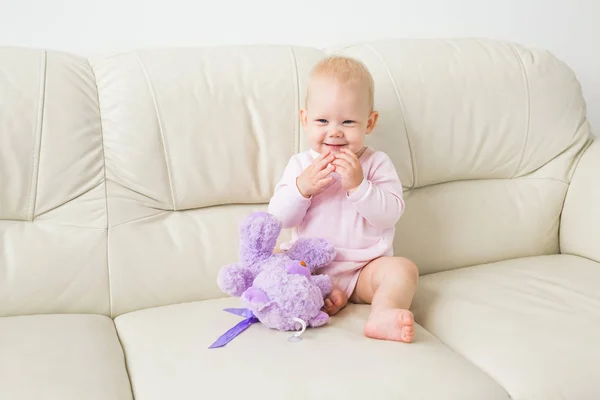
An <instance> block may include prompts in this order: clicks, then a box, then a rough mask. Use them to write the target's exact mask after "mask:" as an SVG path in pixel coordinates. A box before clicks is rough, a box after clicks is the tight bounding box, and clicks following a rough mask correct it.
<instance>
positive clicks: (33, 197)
mask: <svg viewBox="0 0 600 400" xmlns="http://www.w3.org/2000/svg"><path fill="white" fill-rule="evenodd" d="M42 68H43V70H42V74H43V75H42V82H40V93H39V95H38V96H39V98H38V108H39V109H38V121H37V123H36V127H35V128H36V129H35V132H34V143H33V151H32V154H31V158H32V162H33V168H32V170H31V182H30V185H29V201H28V202H27V210H26V213H27V214H28V215H27V220H28V221H30V222H32V221H33V220H34V219H35V207H36V205H37V194H38V186H39V181H40V155H41V153H42V130H43V128H44V114H45V108H46V81H47V78H46V76H47V75H48V51H44V60H43V63H42ZM38 132H39V133H38ZM36 142H39V143H36ZM36 145H37V146H36ZM36 148H37V165H36V162H35V161H36V157H35V154H36ZM34 181H35V185H34Z"/></svg>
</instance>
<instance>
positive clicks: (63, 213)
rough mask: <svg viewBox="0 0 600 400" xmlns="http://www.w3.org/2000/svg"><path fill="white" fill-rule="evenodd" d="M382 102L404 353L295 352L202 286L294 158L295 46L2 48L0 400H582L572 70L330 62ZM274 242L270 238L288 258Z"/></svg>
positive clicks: (330, 342) (595, 212)
mask: <svg viewBox="0 0 600 400" xmlns="http://www.w3.org/2000/svg"><path fill="white" fill-rule="evenodd" d="M327 51H328V52H329V51H338V52H341V53H343V54H347V55H350V56H354V57H357V58H359V59H361V60H362V61H364V62H365V63H366V65H367V66H368V67H369V68H370V70H371V71H372V73H373V75H374V78H375V81H376V107H377V109H378V110H379V112H380V115H381V116H380V123H379V125H378V127H377V129H376V131H375V133H374V134H373V135H372V136H371V137H370V138H369V142H368V143H369V145H371V146H373V147H375V148H377V149H381V150H384V151H386V152H387V153H388V154H389V155H390V157H391V158H392V159H393V161H394V163H395V164H396V167H397V169H398V172H399V175H400V178H401V180H402V182H403V185H404V187H405V198H406V203H407V208H406V212H405V214H404V216H403V217H402V219H401V221H400V222H399V224H398V226H397V235H396V239H395V250H396V254H398V255H404V256H406V257H409V258H411V259H412V260H414V261H415V262H416V263H417V265H418V266H419V268H420V272H421V278H420V284H419V289H418V292H417V295H416V298H415V301H414V304H413V310H414V312H415V317H416V321H417V323H418V326H417V334H416V339H415V342H414V343H411V344H401V343H393V342H384V341H376V340H372V339H368V338H365V337H364V336H363V334H362V327H363V323H364V320H365V318H366V316H367V314H368V307H365V306H354V305H350V306H348V307H347V308H346V309H344V311H342V312H341V313H340V314H339V315H337V316H336V317H334V318H333V319H332V321H331V323H329V324H328V325H327V326H325V327H322V328H318V329H309V330H307V331H306V332H305V333H304V334H303V335H302V337H303V341H301V342H299V343H290V342H288V340H287V339H288V337H289V336H290V333H281V332H277V331H273V330H268V329H266V328H265V327H264V326H262V325H260V324H254V325H252V326H251V327H250V328H249V329H248V330H247V331H245V332H244V333H243V334H241V335H240V336H238V337H237V338H236V339H234V340H233V341H232V342H231V343H229V344H228V345H227V346H226V347H223V348H220V349H211V350H209V349H208V346H209V345H210V344H211V343H212V342H213V341H214V340H215V339H216V338H217V337H218V336H219V335H221V334H222V333H224V332H225V331H226V330H228V329H229V328H231V327H232V326H233V325H235V324H236V323H237V322H239V321H240V318H239V317H237V316H235V315H232V314H229V313H227V312H224V311H223V309H224V308H226V307H238V306H240V303H239V301H238V300H237V299H231V298H225V296H224V295H223V294H222V293H221V292H220V291H219V289H218V287H217V284H216V276H217V271H218V270H219V268H220V267H221V266H222V265H224V264H226V263H229V262H233V261H235V260H236V258H237V243H238V231H237V229H238V224H239V222H240V221H241V220H242V219H243V218H244V217H245V216H246V215H247V214H248V213H250V212H252V211H255V210H266V204H267V202H268V201H269V198H270V196H271V194H272V191H273V188H274V185H275V183H276V182H277V180H278V179H279V177H280V174H281V172H282V170H283V168H284V166H285V164H286V162H287V160H288V158H289V157H290V156H291V155H292V154H293V153H295V152H297V151H299V150H305V149H306V144H305V141H304V134H303V132H302V130H301V127H300V125H299V120H298V114H297V110H298V109H299V107H300V106H301V104H302V103H303V100H304V87H305V84H306V77H307V74H308V72H309V70H310V68H311V66H312V65H313V64H314V63H315V62H316V61H317V60H318V59H319V58H320V57H323V56H324V55H325V54H326V52H324V51H322V50H319V49H313V48H303V47H286V46H253V47H216V48H203V49H199V48H167V49H152V50H140V51H137V52H131V53H123V54H113V55H109V56H102V57H90V58H89V59H88V58H84V57H81V56H78V55H74V54H67V53H63V52H57V51H43V50H38V49H23V48H10V47H4V48H1V49H0V220H1V221H0V399H2V400H24V399H27V400H29V399H35V400H39V399H60V400H71V399H77V400H83V399H86V400H87V399H103V400H104V399H110V400H125V399H132V398H135V399H138V400H166V399H204V398H206V399H240V398H246V399H460V400H465V399H482V400H494V399H509V398H513V399H544V400H553V399H569V400H587V399H599V398H600V379H599V378H600V144H598V143H596V142H593V138H594V136H593V135H592V134H591V133H590V132H591V129H590V126H589V124H588V122H587V120H586V106H585V103H584V100H583V98H582V93H581V88H580V86H579V84H578V81H577V80H576V78H575V76H574V74H573V72H572V71H571V70H570V69H569V68H568V67H567V66H566V65H565V64H564V63H562V62H561V61H559V60H557V59H556V58H555V57H554V56H552V55H551V54H549V53H548V52H545V51H540V50H532V49H527V48H523V47H521V46H517V45H514V44H510V43H503V42H495V41H486V40H394V41H385V42H376V43H362V44H355V45H350V46H348V47H344V48H336V49H328V50H327ZM286 235H289V232H286V233H285V235H284V236H282V239H285V238H287V237H288V236H286Z"/></svg>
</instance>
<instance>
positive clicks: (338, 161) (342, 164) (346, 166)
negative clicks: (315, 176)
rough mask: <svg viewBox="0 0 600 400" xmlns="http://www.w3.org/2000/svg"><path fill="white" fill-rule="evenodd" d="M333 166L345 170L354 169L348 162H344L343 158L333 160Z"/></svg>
mask: <svg viewBox="0 0 600 400" xmlns="http://www.w3.org/2000/svg"><path fill="white" fill-rule="evenodd" d="M332 164H333V165H335V166H336V168H337V167H340V168H344V169H352V165H351V164H350V163H349V162H348V161H347V160H344V159H342V158H336V159H335V160H333V162H332Z"/></svg>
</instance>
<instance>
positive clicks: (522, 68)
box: [509, 44, 531, 178]
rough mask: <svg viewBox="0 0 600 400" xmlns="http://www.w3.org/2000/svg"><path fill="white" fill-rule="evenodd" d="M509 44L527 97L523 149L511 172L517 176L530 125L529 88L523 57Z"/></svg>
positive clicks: (521, 163) (527, 142)
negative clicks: (515, 166) (519, 69)
mask: <svg viewBox="0 0 600 400" xmlns="http://www.w3.org/2000/svg"><path fill="white" fill-rule="evenodd" d="M509 46H510V49H511V50H512V52H513V54H514V55H515V57H516V59H517V62H518V63H519V66H520V67H521V73H522V75H523V82H524V83H525V96H526V98H527V103H526V105H525V107H526V111H525V112H526V114H527V124H526V125H525V140H524V142H523V150H522V151H521V157H520V160H519V162H518V164H517V168H516V169H515V172H514V173H513V174H512V177H513V178H514V177H515V176H517V174H518V173H519V170H520V169H521V167H522V165H523V160H524V159H525V152H526V151H527V145H528V144H529V131H530V127H531V90H530V87H529V86H530V85H529V76H528V75H527V71H526V70H525V64H524V63H523V58H522V57H521V55H520V54H519V52H518V51H517V49H516V47H515V45H514V44H510V45H509Z"/></svg>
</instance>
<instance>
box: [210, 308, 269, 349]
mask: <svg viewBox="0 0 600 400" xmlns="http://www.w3.org/2000/svg"><path fill="white" fill-rule="evenodd" d="M224 311H227V312H229V313H232V314H235V315H239V316H240V317H244V318H245V319H244V320H243V321H240V322H238V323H237V325H235V326H234V327H233V328H231V329H230V330H228V331H227V332H225V333H224V334H222V335H221V336H219V338H218V339H217V340H216V341H215V342H214V343H213V344H211V345H210V347H209V349H215V348H217V347H223V346H225V345H226V344H227V343H229V342H231V341H232V340H233V339H234V338H235V337H236V336H237V335H239V334H240V333H242V332H244V331H245V330H246V329H248V327H249V326H250V325H252V324H254V323H256V322H259V320H258V318H256V316H255V315H254V313H253V312H252V311H251V310H249V309H247V308H226V309H224Z"/></svg>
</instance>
